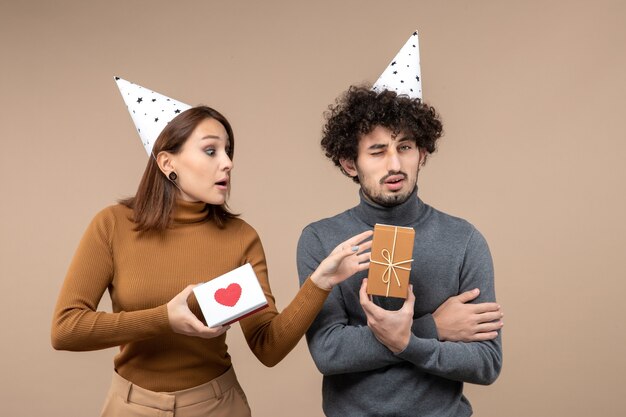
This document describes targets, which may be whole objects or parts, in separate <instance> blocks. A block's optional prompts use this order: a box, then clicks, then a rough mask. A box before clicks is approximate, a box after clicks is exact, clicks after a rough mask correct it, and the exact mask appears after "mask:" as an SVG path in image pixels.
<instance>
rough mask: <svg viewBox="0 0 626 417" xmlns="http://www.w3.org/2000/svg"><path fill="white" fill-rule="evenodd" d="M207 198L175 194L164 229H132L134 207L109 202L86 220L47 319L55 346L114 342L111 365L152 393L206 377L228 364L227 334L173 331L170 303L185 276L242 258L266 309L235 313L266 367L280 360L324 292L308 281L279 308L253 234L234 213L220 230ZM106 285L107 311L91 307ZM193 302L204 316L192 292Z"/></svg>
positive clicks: (198, 279)
mask: <svg viewBox="0 0 626 417" xmlns="http://www.w3.org/2000/svg"><path fill="white" fill-rule="evenodd" d="M205 216H206V212H205V204H204V203H187V202H182V201H179V202H177V206H176V209H175V211H174V215H173V223H172V226H171V227H170V228H169V229H168V230H166V231H165V232H162V233H154V232H150V233H138V232H135V231H133V228H134V227H135V224H134V223H133V222H132V220H131V218H132V210H130V209H128V208H127V207H124V206H122V205H114V206H111V207H108V208H106V209H104V210H102V211H101V212H100V213H98V214H97V215H96V216H95V218H94V219H93V220H92V222H91V224H90V225H89V227H88V228H87V231H86V232H85V234H84V236H83V238H82V240H81V242H80V244H79V246H78V249H77V250H76V253H75V255H74V258H73V260H72V263H71V265H70V267H69V270H68V272H67V276H66V277H65V282H64V283H63V287H62V289H61V292H60V294H59V298H58V301H57V305H56V308H55V311H54V317H53V322H52V345H53V347H54V348H55V349H62V350H73V351H85V350H96V349H104V348H109V347H113V346H120V352H119V354H118V355H116V357H115V359H114V366H115V370H116V371H117V372H118V373H119V374H120V375H121V376H122V377H124V378H126V379H128V380H129V381H131V382H133V383H135V384H137V385H139V386H140V387H143V388H146V389H149V390H152V391H177V390H182V389H186V388H190V387H194V386H197V385H200V384H203V383H205V382H207V381H209V380H211V379H213V378H215V377H217V376H219V375H221V374H222V373H224V372H225V371H226V370H227V369H228V368H229V367H230V365H231V360H230V355H229V354H228V351H227V346H226V334H224V335H222V336H220V337H217V338H213V339H208V340H207V339H201V338H198V337H190V336H183V335H180V334H176V333H174V332H173V331H172V330H171V328H170V325H169V321H168V317H167V306H166V304H167V302H168V301H170V300H171V299H172V298H173V297H174V296H175V295H176V294H178V293H179V292H180V291H182V290H183V288H185V287H186V286H187V285H189V284H198V283H202V282H205V281H209V280H211V279H212V278H215V277H218V276H220V275H222V274H224V273H226V272H228V271H231V270H232V269H235V268H237V267H239V266H241V265H243V264H245V263H246V262H250V264H251V265H252V267H253V268H254V272H255V273H256V275H257V277H258V278H259V281H260V283H261V286H262V288H263V291H264V292H265V296H266V297H267V301H268V303H269V305H268V307H267V308H265V309H263V310H261V311H260V312H258V313H255V314H253V315H251V316H249V317H247V318H245V319H243V320H241V321H240V325H241V328H242V330H243V333H244V335H245V338H246V340H247V342H248V345H249V346H250V349H251V350H252V352H254V354H255V355H256V356H257V357H258V358H259V360H260V361H261V362H263V363H264V364H265V365H267V366H273V365H275V364H277V363H278V362H279V361H280V360H282V359H283V358H284V357H285V356H286V355H287V353H289V351H291V349H293V348H294V346H295V345H296V344H297V343H298V341H299V340H300V338H301V337H302V335H303V334H304V333H305V332H306V330H307V328H308V327H309V326H310V324H311V323H312V321H313V319H314V318H315V316H316V315H317V313H318V312H319V311H320V309H321V307H322V305H323V303H324V301H325V300H326V297H327V295H328V292H326V291H324V290H322V289H320V288H318V287H317V286H316V285H315V284H313V282H311V281H310V280H307V282H306V283H305V284H304V285H303V286H302V287H301V288H300V290H299V292H298V294H297V295H296V297H295V298H294V299H293V301H292V302H291V303H290V304H289V305H288V306H287V307H286V308H285V309H284V310H283V311H282V312H281V313H278V311H277V310H276V305H275V303H274V297H273V295H272V292H271V289H270V285H269V281H268V278H267V266H266V262H265V254H264V252H263V247H262V245H261V241H260V239H259V236H258V235H257V233H256V232H255V230H254V229H253V228H252V227H251V226H249V225H248V224H247V223H246V222H244V221H243V220H240V219H234V220H230V221H228V222H227V224H226V226H225V227H224V228H223V229H220V228H218V227H217V226H216V225H215V224H214V223H213V222H211V221H206V220H205ZM107 289H108V290H109V294H110V296H111V300H112V305H113V312H112V313H108V312H102V311H96V308H97V306H98V303H99V302H100V299H101V298H102V295H103V294H104V291H106V290H107ZM189 306H190V308H191V310H192V311H193V312H194V313H195V314H196V315H197V316H198V317H202V315H201V313H200V309H199V307H198V305H197V302H196V300H195V298H193V296H192V297H191V298H190V299H189Z"/></svg>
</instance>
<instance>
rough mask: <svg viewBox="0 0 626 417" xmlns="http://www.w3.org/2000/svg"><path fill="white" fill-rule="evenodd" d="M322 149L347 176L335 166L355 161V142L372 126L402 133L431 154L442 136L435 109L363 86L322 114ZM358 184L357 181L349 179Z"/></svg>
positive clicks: (411, 99) (353, 88) (391, 93)
mask: <svg viewBox="0 0 626 417" xmlns="http://www.w3.org/2000/svg"><path fill="white" fill-rule="evenodd" d="M324 116H325V118H326V125H325V126H324V129H323V132H322V134H323V136H322V142H321V144H322V148H323V149H324V151H325V153H326V156H327V157H328V158H330V159H331V160H332V161H333V162H334V163H335V165H337V166H338V167H339V169H341V172H343V173H344V174H345V175H348V174H347V173H346V172H345V171H344V169H343V168H342V166H341V163H340V162H339V161H340V160H341V159H347V160H351V161H356V158H357V155H358V148H359V139H360V138H361V136H362V135H366V134H368V133H370V132H371V131H372V130H374V128H376V126H382V127H385V128H387V129H389V130H391V131H392V132H393V133H394V134H395V135H397V134H399V133H404V134H405V135H407V136H408V137H410V138H411V139H413V140H415V143H416V144H417V146H418V148H422V149H424V150H426V152H427V154H431V153H433V152H435V150H436V144H437V140H438V139H439V138H440V137H441V135H442V133H443V125H442V124H441V120H440V119H439V115H438V114H437V112H436V111H435V109H434V108H433V107H431V106H429V105H427V104H424V103H423V102H422V101H421V100H420V99H417V98H415V99H413V98H409V97H408V96H405V95H398V94H396V93H395V92H393V91H388V90H383V91H381V92H375V91H372V90H371V89H369V88H367V87H363V86H351V87H350V88H349V89H348V90H347V91H346V92H345V93H344V94H342V95H341V96H340V97H339V98H338V99H337V101H336V102H335V105H330V106H329V108H328V111H327V112H326V113H324ZM352 179H353V180H354V181H355V182H357V183H358V182H359V179H358V177H353V178H352Z"/></svg>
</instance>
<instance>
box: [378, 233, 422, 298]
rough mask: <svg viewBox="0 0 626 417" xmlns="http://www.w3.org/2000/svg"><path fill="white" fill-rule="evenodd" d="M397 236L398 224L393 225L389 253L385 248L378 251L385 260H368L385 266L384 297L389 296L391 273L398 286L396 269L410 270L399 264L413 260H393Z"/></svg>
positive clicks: (398, 280)
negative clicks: (385, 290)
mask: <svg viewBox="0 0 626 417" xmlns="http://www.w3.org/2000/svg"><path fill="white" fill-rule="evenodd" d="M397 237H398V226H393V245H392V247H391V254H390V253H389V251H388V250H387V249H386V248H385V249H383V250H382V251H380V254H381V256H382V257H383V259H384V260H385V262H380V261H374V260H370V262H373V263H375V264H378V265H383V266H386V268H385V272H383V283H384V284H387V294H386V297H389V285H391V274H392V273H393V275H394V277H395V278H396V283H397V284H398V287H401V286H402V285H401V284H400V279H399V278H398V273H397V272H396V269H402V270H405V271H410V270H411V268H407V267H404V266H400V265H402V264H406V263H409V262H413V259H409V260H406V261H398V262H393V256H394V253H395V251H396V238H397Z"/></svg>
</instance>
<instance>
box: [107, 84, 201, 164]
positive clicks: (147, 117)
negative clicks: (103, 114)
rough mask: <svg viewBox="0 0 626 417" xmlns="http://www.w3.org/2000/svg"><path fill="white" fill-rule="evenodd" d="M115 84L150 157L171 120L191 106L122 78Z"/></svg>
mask: <svg viewBox="0 0 626 417" xmlns="http://www.w3.org/2000/svg"><path fill="white" fill-rule="evenodd" d="M115 82H116V83H117V86H118V88H119V89H120V93H121V94H122V98H123V99H124V102H125V103H126V107H127V108H128V112H129V113H130V117H132V119H133V122H134V123H135V127H136V128H137V132H138V133H139V137H140V138H141V143H143V146H144V148H146V152H147V153H148V155H150V154H151V153H152V146H153V145H154V142H155V141H156V140H157V137H159V134H160V133H161V131H162V130H163V129H164V128H165V126H166V125H167V124H168V123H169V122H170V120H172V119H173V118H174V117H176V116H177V115H178V114H180V113H182V112H184V111H185V110H187V109H189V108H191V106H190V105H188V104H185V103H181V102H180V101H178V100H174V99H173V98H169V97H167V96H164V95H163V94H159V93H157V92H155V91H152V90H148V89H147V88H144V87H142V86H140V85H138V84H133V83H131V82H129V81H126V80H124V79H122V78H120V77H115Z"/></svg>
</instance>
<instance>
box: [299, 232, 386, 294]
mask: <svg viewBox="0 0 626 417" xmlns="http://www.w3.org/2000/svg"><path fill="white" fill-rule="evenodd" d="M373 233H374V232H373V231H371V230H368V231H367V232H363V233H361V234H358V235H356V236H354V237H352V238H350V239H348V240H346V241H345V242H343V243H341V244H340V245H339V246H337V247H336V248H335V249H334V250H333V251H332V252H331V253H330V255H328V257H327V258H326V259H324V260H323V261H322V263H320V264H319V266H318V267H317V269H316V270H315V271H314V272H313V274H311V281H313V283H314V284H315V285H317V286H318V287H320V288H322V289H325V290H328V291H330V290H331V289H332V288H333V287H334V286H335V285H337V284H339V283H340V282H342V281H344V280H346V279H347V278H349V277H351V276H352V275H354V274H356V273H357V272H359V271H364V270H366V269H367V268H369V266H370V263H369V260H370V254H369V252H367V253H363V252H364V251H366V250H368V249H370V248H371V247H372V241H371V240H369V241H367V242H365V243H361V242H363V241H364V240H365V239H368V238H370V237H371V236H372V234H373Z"/></svg>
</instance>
